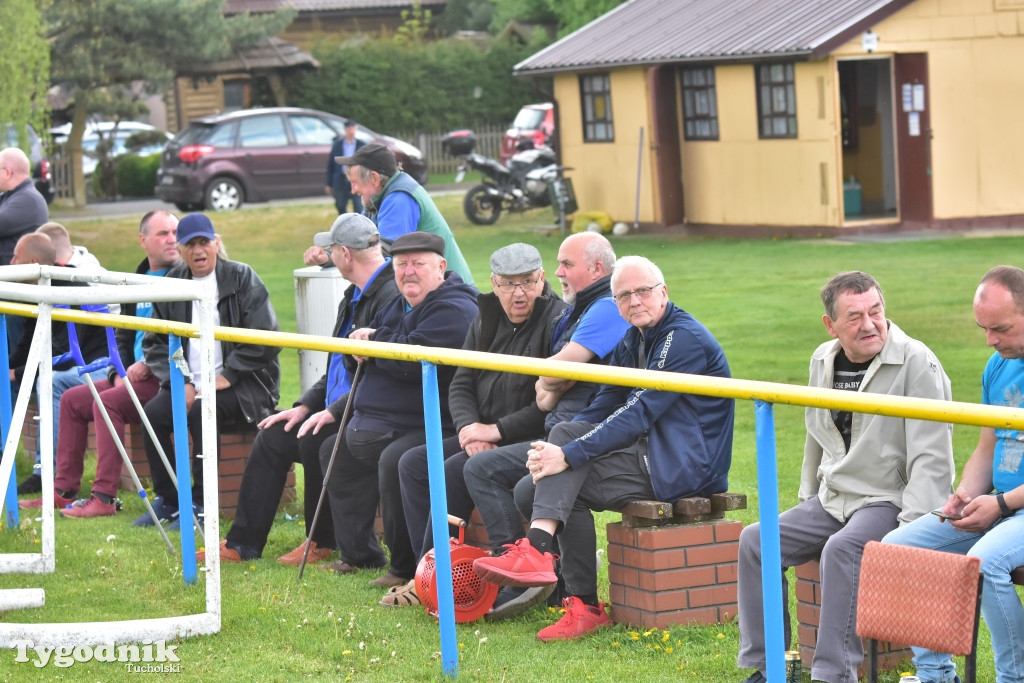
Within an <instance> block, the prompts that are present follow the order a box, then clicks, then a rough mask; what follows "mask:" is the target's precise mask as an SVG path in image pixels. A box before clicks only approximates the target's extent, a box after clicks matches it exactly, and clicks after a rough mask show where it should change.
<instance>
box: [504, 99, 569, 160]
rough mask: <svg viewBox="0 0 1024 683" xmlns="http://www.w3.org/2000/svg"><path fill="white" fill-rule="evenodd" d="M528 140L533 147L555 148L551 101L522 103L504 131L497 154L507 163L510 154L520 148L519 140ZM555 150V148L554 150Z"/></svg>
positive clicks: (552, 105) (553, 109)
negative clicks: (521, 106) (510, 123)
mask: <svg viewBox="0 0 1024 683" xmlns="http://www.w3.org/2000/svg"><path fill="white" fill-rule="evenodd" d="M527 140H529V141H530V142H532V143H533V146H534V147H538V148H539V147H544V146H548V147H551V148H552V149H554V148H555V105H554V104H552V103H551V102H542V103H540V104H527V105H524V106H523V108H522V109H520V110H519V113H518V114H516V118H515V119H514V120H513V121H512V125H511V126H510V127H509V129H508V130H506V131H505V136H504V137H503V138H502V140H501V151H500V152H499V153H498V156H499V157H500V159H501V163H503V164H508V160H509V159H511V158H512V155H513V154H515V153H516V152H518V151H519V150H520V149H522V148H521V147H520V146H519V145H520V143H521V142H525V141H527ZM556 151H557V150H556Z"/></svg>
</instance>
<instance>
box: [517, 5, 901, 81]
mask: <svg viewBox="0 0 1024 683" xmlns="http://www.w3.org/2000/svg"><path fill="white" fill-rule="evenodd" d="M912 1H913V0H629V2H625V3H623V4H622V5H619V6H618V7H616V8H615V9H613V10H611V11H610V12H608V13H607V14H604V15H603V16H601V17H598V18H597V19H595V20H594V21H592V22H590V23H589V24H587V25H586V26H584V27H583V28H580V29H578V30H577V31H575V32H573V33H571V34H569V35H568V36H566V37H565V38H562V39H561V40H559V41H558V42H556V43H553V44H552V45H549V46H548V47H546V48H545V49H543V50H541V51H540V52H538V53H537V54H535V55H533V56H531V57H528V58H527V59H525V60H523V61H522V62H520V63H519V64H517V65H516V66H515V73H516V74H520V75H526V74H537V73H554V72H559V71H581V70H586V69H596V68H609V67H616V66H636V65H653V64H664V63H675V62H721V61H730V60H754V59H765V58H773V57H786V58H803V59H807V58H821V57H823V56H825V55H827V54H828V53H829V52H831V51H832V50H834V49H835V48H836V47H838V46H839V45H842V44H843V43H845V42H846V41H848V40H850V39H851V38H853V37H855V36H857V35H858V34H860V33H862V32H863V31H865V30H867V29H868V28H870V27H872V26H873V25H875V24H877V23H878V22H879V21H881V20H882V19H884V18H886V17H888V16H890V15H891V14H893V13H895V12H896V11H897V10H899V9H902V8H903V7H905V6H906V5H908V4H910V3H911V2H912Z"/></svg>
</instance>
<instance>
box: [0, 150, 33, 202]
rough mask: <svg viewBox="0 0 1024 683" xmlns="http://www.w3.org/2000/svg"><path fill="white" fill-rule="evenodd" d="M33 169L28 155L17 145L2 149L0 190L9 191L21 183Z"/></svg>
mask: <svg viewBox="0 0 1024 683" xmlns="http://www.w3.org/2000/svg"><path fill="white" fill-rule="evenodd" d="M31 170H32V164H31V163H30V162H29V160H28V157H27V156H26V155H25V153H24V152H22V151H21V150H20V149H18V148H17V147H8V148H6V149H2V150H0V192H8V191H10V190H13V189H14V188H16V187H17V186H18V185H20V184H21V183H22V182H24V180H25V179H26V178H28V176H29V173H30V172H31Z"/></svg>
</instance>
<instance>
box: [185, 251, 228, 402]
mask: <svg viewBox="0 0 1024 683" xmlns="http://www.w3.org/2000/svg"><path fill="white" fill-rule="evenodd" d="M192 281H193V282H201V283H202V282H213V290H214V294H215V295H216V298H217V299H218V300H219V299H220V292H219V291H218V290H217V271H213V272H212V273H210V274H209V275H206V276H204V277H197V278H193V280H192ZM197 320H199V302H198V301H193V302H192V320H191V322H196V321H197ZM213 324H214V325H220V309H218V308H217V307H216V306H214V307H213ZM188 369H189V372H191V373H192V384H193V386H195V388H196V390H197V391H198V390H200V389H201V388H202V380H203V374H202V373H203V362H202V354H200V352H199V340H198V339H193V340H192V341H191V342H190V343H189V345H188ZM223 370H224V354H223V352H222V349H221V343H220V342H219V341H215V342H214V343H213V373H214V377H216V376H217V375H219V374H220V373H221V372H223Z"/></svg>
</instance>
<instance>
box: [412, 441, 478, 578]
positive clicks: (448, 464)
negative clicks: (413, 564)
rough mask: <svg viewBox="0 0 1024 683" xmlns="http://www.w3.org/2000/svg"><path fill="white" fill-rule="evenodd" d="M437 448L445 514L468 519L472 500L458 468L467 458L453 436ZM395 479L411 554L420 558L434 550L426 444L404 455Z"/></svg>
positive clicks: (451, 532)
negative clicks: (400, 489)
mask: <svg viewBox="0 0 1024 683" xmlns="http://www.w3.org/2000/svg"><path fill="white" fill-rule="evenodd" d="M441 448H442V453H443V456H444V488H445V497H446V499H447V504H448V514H449V515H455V516H456V517H459V518H461V519H464V520H468V518H469V516H470V515H471V514H473V497H472V496H471V495H469V489H467V488H466V480H465V479H464V478H463V476H462V468H463V466H464V465H465V464H466V463H467V462H468V461H469V459H470V458H469V456H468V455H466V451H464V450H462V447H461V446H460V445H459V437H457V436H452V437H449V438H447V439H445V440H444V441H442V442H441ZM474 457H475V456H474ZM398 478H399V481H400V482H401V486H402V507H403V509H404V510H405V522H406V526H407V527H408V529H409V540H410V542H411V543H412V552H413V555H414V556H415V557H417V558H422V557H423V555H424V554H425V553H426V552H427V551H428V550H431V549H433V547H434V533H433V523H432V521H431V520H432V516H431V512H430V475H429V473H428V470H427V446H426V444H424V445H422V446H416V447H415V448H411V449H409V450H408V451H406V452H405V454H404V455H403V456H402V457H401V459H400V460H399V461H398ZM448 533H449V535H455V536H457V535H458V529H455V528H451V529H449V530H448Z"/></svg>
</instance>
